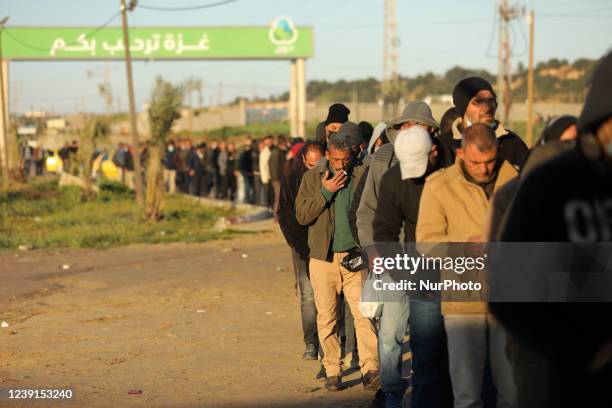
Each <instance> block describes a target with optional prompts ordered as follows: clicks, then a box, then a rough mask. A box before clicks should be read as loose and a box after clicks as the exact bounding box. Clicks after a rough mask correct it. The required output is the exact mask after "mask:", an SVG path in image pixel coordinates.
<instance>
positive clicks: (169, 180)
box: [164, 168, 176, 194]
mask: <svg viewBox="0 0 612 408" xmlns="http://www.w3.org/2000/svg"><path fill="white" fill-rule="evenodd" d="M164 183H165V184H166V185H167V186H168V193H170V194H174V193H176V170H169V169H166V168H165V169H164Z"/></svg>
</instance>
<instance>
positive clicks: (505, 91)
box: [497, 0, 525, 123]
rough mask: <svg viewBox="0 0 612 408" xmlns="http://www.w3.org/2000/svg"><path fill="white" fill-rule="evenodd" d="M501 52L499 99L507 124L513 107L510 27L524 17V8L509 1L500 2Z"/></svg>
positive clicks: (499, 53)
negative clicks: (512, 21)
mask: <svg viewBox="0 0 612 408" xmlns="http://www.w3.org/2000/svg"><path fill="white" fill-rule="evenodd" d="M498 11H499V50H498V52H497V65H498V67H497V92H498V95H497V98H498V104H499V106H501V108H502V112H501V116H500V120H501V122H502V123H504V122H507V121H508V118H509V116H510V108H511V107H512V90H511V83H512V64H511V61H510V35H509V33H508V26H509V25H510V22H511V20H513V19H515V18H517V17H520V16H523V15H524V14H525V11H524V8H523V9H522V10H519V8H518V7H508V1H507V0H499V10H498Z"/></svg>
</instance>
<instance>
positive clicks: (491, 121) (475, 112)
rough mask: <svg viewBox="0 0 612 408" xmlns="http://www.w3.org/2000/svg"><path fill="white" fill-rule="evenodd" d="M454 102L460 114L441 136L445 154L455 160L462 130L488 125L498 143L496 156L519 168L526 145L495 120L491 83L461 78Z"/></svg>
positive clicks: (454, 93)
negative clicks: (473, 126) (497, 154)
mask: <svg viewBox="0 0 612 408" xmlns="http://www.w3.org/2000/svg"><path fill="white" fill-rule="evenodd" d="M453 103H454V104H455V109H456V111H457V113H458V114H459V115H460V117H459V118H457V119H456V120H455V121H454V122H453V125H452V127H451V129H450V130H449V131H448V132H446V133H443V134H442V135H440V140H441V141H442V144H443V145H444V148H445V150H446V152H445V153H446V154H447V155H448V156H449V157H450V158H451V163H452V162H454V160H455V151H456V150H457V149H458V148H460V147H461V138H462V136H461V135H462V133H463V131H464V130H465V129H466V128H468V127H470V126H472V125H475V124H477V123H483V124H486V125H488V126H491V127H492V128H493V130H495V136H496V137H497V141H498V148H499V152H498V153H499V157H500V158H502V159H504V160H506V161H508V162H510V164H512V165H514V166H518V167H521V166H522V165H523V163H524V162H525V159H526V158H527V152H528V149H527V145H525V143H524V142H523V141H522V140H521V138H520V137H519V136H517V135H516V134H515V133H514V132H512V131H511V130H508V129H506V128H504V127H503V126H502V124H501V123H500V122H498V121H497V120H496V119H495V112H496V111H497V96H496V95H495V92H494V91H493V87H492V86H491V84H490V83H489V82H488V81H487V80H485V79H483V78H479V77H469V78H465V79H462V80H461V81H459V83H458V84H457V85H456V86H455V89H453Z"/></svg>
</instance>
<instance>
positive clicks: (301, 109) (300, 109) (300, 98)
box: [297, 58, 306, 139]
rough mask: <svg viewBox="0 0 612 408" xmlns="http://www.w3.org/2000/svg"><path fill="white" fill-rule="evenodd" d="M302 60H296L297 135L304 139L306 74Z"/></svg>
mask: <svg viewBox="0 0 612 408" xmlns="http://www.w3.org/2000/svg"><path fill="white" fill-rule="evenodd" d="M304 71H305V67H304V58H298V59H297V113H298V114H297V118H298V128H297V135H298V136H299V137H302V138H304V139H306V74H305V72H304Z"/></svg>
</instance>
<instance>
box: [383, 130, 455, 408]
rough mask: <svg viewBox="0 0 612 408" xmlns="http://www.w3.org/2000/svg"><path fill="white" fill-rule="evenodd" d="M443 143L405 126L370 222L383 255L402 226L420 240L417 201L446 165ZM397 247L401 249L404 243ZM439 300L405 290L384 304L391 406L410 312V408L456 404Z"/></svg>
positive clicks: (397, 400) (398, 402) (398, 387)
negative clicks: (435, 175) (430, 177)
mask: <svg viewBox="0 0 612 408" xmlns="http://www.w3.org/2000/svg"><path fill="white" fill-rule="evenodd" d="M439 143H440V142H439V141H438V140H436V139H435V138H434V136H433V135H431V134H430V133H428V132H427V131H426V130H425V129H423V128H422V127H420V126H413V127H411V128H408V129H405V130H401V131H400V132H399V134H398V135H397V138H396V140H395V143H394V151H395V155H396V156H397V158H398V161H399V163H398V164H395V165H394V166H393V167H391V168H390V169H389V170H388V171H387V172H386V173H385V174H384V175H383V176H382V179H381V181H380V190H379V192H380V194H379V197H378V206H377V208H376V213H375V216H374V221H373V224H372V227H373V232H374V242H376V244H377V246H379V245H380V246H381V249H380V250H379V251H378V252H379V253H382V252H384V251H386V250H391V251H393V249H391V248H389V246H390V244H389V243H399V241H400V233H401V232H402V230H403V232H404V242H415V241H416V225H417V217H418V213H419V202H420V198H421V192H422V190H423V186H424V185H425V179H426V178H427V177H428V176H429V175H430V174H432V173H433V172H435V171H437V170H439V169H441V168H442V167H443V166H444V163H445V160H444V157H443V156H442V149H440V146H439ZM395 248H396V249H397V250H401V246H398V247H395ZM394 252H395V253H398V252H397V251H394ZM394 255H395V254H392V255H391V256H394ZM391 278H392V279H394V280H396V281H399V280H401V279H404V278H405V276H394V275H393V274H392V275H391ZM395 301H397V302H395ZM437 302H438V301H436V300H425V299H422V298H417V297H416V296H414V297H413V296H412V295H410V297H409V298H408V294H407V293H403V294H402V296H401V297H400V298H398V299H393V300H390V301H389V302H385V304H384V308H383V316H384V318H381V321H380V329H379V332H378V335H379V339H380V341H379V353H380V360H381V364H380V366H381V378H382V383H383V391H384V392H385V400H386V402H387V407H388V408H391V407H401V406H402V399H403V396H404V391H405V384H404V383H403V380H402V343H403V340H404V334H405V333H406V328H407V325H408V322H409V316H410V347H411V350H412V370H413V375H412V395H411V405H410V406H411V407H414V408H421V407H451V406H452V391H451V386H450V378H449V377H448V352H447V347H446V334H445V332H444V326H443V323H442V319H441V315H440V311H439V304H438V303H437ZM395 303H397V304H395ZM406 303H409V305H410V307H409V308H406V307H405V305H406ZM385 309H387V313H386V314H385ZM427 310H435V313H436V316H439V319H438V318H436V319H431V318H430V317H429V316H431V315H432V313H431V312H429V313H427V312H425V313H423V311H427ZM391 311H393V313H390V312H391ZM432 323H435V324H432ZM423 328H428V329H426V330H423Z"/></svg>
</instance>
